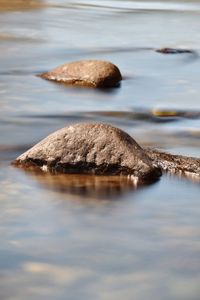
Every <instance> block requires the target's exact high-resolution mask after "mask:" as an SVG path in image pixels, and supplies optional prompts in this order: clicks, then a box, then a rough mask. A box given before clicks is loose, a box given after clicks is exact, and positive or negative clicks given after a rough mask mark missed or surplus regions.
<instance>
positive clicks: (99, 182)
mask: <svg viewBox="0 0 200 300" xmlns="http://www.w3.org/2000/svg"><path fill="white" fill-rule="evenodd" d="M27 173H28V174H30V175H31V176H32V177H33V178H34V179H35V180H36V181H37V182H38V183H39V185H41V186H42V187H43V188H45V189H48V190H52V191H55V192H59V193H62V194H67V195H70V196H78V198H79V197H80V198H83V197H84V198H87V199H92V200H115V199H117V198H119V197H121V196H122V195H123V194H125V193H128V192H131V191H134V190H136V189H137V188H138V186H137V183H136V181H135V180H134V179H131V178H130V177H128V176H95V175H79V174H70V175H69V174H58V175H52V174H44V173H40V172H39V173H36V172H30V171H27Z"/></svg>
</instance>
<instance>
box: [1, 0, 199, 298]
mask: <svg viewBox="0 0 200 300" xmlns="http://www.w3.org/2000/svg"><path fill="white" fill-rule="evenodd" d="M199 17H200V2H199V1H184V2H181V1H162V2H161V1H115V0H113V1H112V0H111V1H92V0H91V1H89V0H86V1H83V0H82V1H81V0H79V1H64V0H59V1H54V0H51V1H39V0H38V1H37V0H32V1H23V0H12V1H6V0H0V65H1V70H0V186H1V193H0V233H1V243H0V253H1V255H0V278H1V280H0V299H1V300H4V299H6V300H7V299H9V300H10V299H11V300H14V299H17V300H18V299H20V300H23V299H27V298H28V299H34V300H35V299H48V300H49V299H66V298H67V299H68V300H71V299H73V300H75V299H80V298H83V299H101V300H102V299H105V300H110V299H115V300H117V299H121V298H122V297H124V298H125V299H127V300H129V299H130V300H132V299H133V298H134V299H136V300H140V299H142V300H145V299H153V298H156V299H162V300H163V299H164V300H165V299H166V300H169V299H170V300H171V299H186V300H188V299H190V300H198V299H199V297H200V288H199V281H200V255H199V253H200V239H199V238H200V229H199V228H200V221H199V219H200V218H199V216H200V207H199V205H198V204H199V201H198V199H199V191H200V187H199V183H198V182H192V181H187V180H186V179H184V178H177V177H171V176H166V175H165V176H163V177H162V178H161V179H160V181H159V182H157V183H155V184H154V185H151V186H148V187H141V188H140V189H137V190H136V189H135V187H134V186H133V185H132V184H131V183H130V182H128V181H126V180H121V179H119V178H112V179H111V178H104V177H102V178H98V177H88V176H66V177H63V176H60V177H49V176H41V175H38V174H30V173H25V172H23V171H22V170H18V169H15V168H13V167H11V166H10V161H12V160H13V159H14V158H16V156H18V155H19V154H21V153H22V152H23V151H25V150H26V149H28V148H29V147H30V146H31V145H33V144H34V143H35V142H36V141H39V140H40V139H41V138H43V137H45V136H46V135H47V134H48V133H51V132H52V131H54V130H56V129H58V128H61V127H63V126H65V125H67V124H69V123H74V122H79V121H103V122H107V123H111V124H113V125H116V126H118V127H120V128H122V129H124V130H126V131H127V132H129V133H130V134H131V135H132V136H134V137H135V139H136V140H137V141H138V142H139V143H140V144H141V145H145V146H155V147H158V148H160V149H164V150H168V151H172V152H175V153H180V154H187V155H194V156H200V147H199V146H200V140H199V136H200V131H199V127H200V102H199V95H200V87H199V69H200V60H199V54H200V31H199ZM161 47H173V48H179V47H181V48H186V49H192V50H193V52H192V53H191V54H190V53H186V54H177V55H169V54H168V55H164V54H161V53H157V52H155V49H158V48H161ZM93 58H94V59H105V60H109V61H112V62H113V63H115V64H116V65H117V66H118V67H119V68H120V70H121V72H122V74H123V77H124V80H123V81H122V84H121V87H120V88H117V89H111V90H106V91H103V90H102V91H101V90H98V91H97V90H93V89H79V88H72V87H65V86H63V85H58V84H54V83H52V82H47V81H45V80H42V79H41V78H38V77H36V76H35V75H36V74H37V73H40V72H43V71H46V70H49V69H51V68H53V67H56V66H57V65H59V64H63V63H65V62H68V61H73V60H80V59H93Z"/></svg>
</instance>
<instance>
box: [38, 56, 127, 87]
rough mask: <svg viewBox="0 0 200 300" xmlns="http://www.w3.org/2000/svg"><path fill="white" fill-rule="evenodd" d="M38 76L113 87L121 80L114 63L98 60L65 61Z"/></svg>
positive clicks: (84, 84)
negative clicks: (65, 62)
mask: <svg viewBox="0 0 200 300" xmlns="http://www.w3.org/2000/svg"><path fill="white" fill-rule="evenodd" d="M38 76H40V77H42V78H44V79H48V80H52V81H57V82H63V83H67V84H70V85H77V86H90V87H96V88H107V87H115V86H117V85H118V84H119V82H120V81H121V80H122V76H121V73H120V71H119V69H118V68H117V67H116V66H115V65H113V64H112V63H110V62H107V61H100V60H83V61H77V62H72V63H67V64H64V65H62V66H59V67H57V68H55V69H53V70H51V71H49V72H47V73H43V74H39V75H38Z"/></svg>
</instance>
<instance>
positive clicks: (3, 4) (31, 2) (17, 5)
mask: <svg viewBox="0 0 200 300" xmlns="http://www.w3.org/2000/svg"><path fill="white" fill-rule="evenodd" d="M42 6H44V4H43V1H42V0H11V1H9V0H0V12H4V11H5V12H6V11H17V10H20V11H21V10H31V9H37V8H41V7H42Z"/></svg>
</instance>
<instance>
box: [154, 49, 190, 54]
mask: <svg viewBox="0 0 200 300" xmlns="http://www.w3.org/2000/svg"><path fill="white" fill-rule="evenodd" d="M155 51H156V52H159V53H163V54H184V53H190V54H193V53H194V51H192V50H189V49H180V48H160V49H156V50H155Z"/></svg>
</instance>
